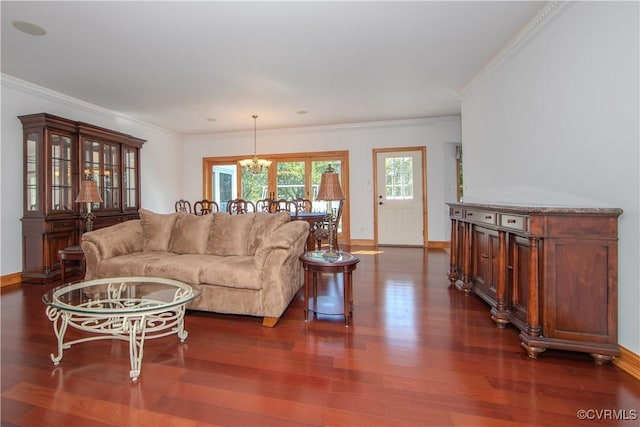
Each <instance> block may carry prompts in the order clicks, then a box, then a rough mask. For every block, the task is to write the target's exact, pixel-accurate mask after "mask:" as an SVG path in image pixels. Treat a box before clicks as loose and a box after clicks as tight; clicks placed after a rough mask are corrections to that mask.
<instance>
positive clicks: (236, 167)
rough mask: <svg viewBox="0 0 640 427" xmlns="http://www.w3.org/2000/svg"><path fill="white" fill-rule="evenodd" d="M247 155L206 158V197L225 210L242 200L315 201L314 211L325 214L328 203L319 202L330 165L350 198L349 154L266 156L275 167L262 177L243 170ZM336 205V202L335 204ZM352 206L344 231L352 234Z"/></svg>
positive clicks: (343, 223)
mask: <svg viewBox="0 0 640 427" xmlns="http://www.w3.org/2000/svg"><path fill="white" fill-rule="evenodd" d="M245 157H246V156H237V157H206V158H204V159H203V173H204V174H205V176H204V180H203V182H205V188H203V198H205V199H210V200H214V201H215V202H216V203H218V205H219V206H220V210H221V211H226V207H227V202H228V201H229V200H231V199H235V198H241V199H246V200H251V201H253V202H254V203H255V202H256V201H258V200H261V199H267V198H271V199H288V200H291V199H296V198H304V199H309V200H311V202H312V205H313V210H314V211H318V212H322V211H325V210H326V209H327V203H326V202H324V201H318V200H316V195H317V194H318V187H319V185H320V180H321V176H322V172H324V171H325V170H326V169H327V167H328V166H329V165H331V166H332V167H333V169H334V170H336V171H337V172H338V173H339V174H340V179H341V183H342V190H343V192H344V193H345V197H347V199H348V188H347V183H348V157H349V154H348V152H347V151H329V152H312V153H292V154H277V155H270V156H266V155H262V156H261V157H263V158H266V159H268V160H271V161H272V163H271V166H269V167H268V168H266V169H265V170H263V171H262V172H261V173H259V174H253V173H251V172H249V171H247V170H245V169H243V168H242V167H241V166H240V164H239V163H238V162H239V161H240V160H241V159H243V158H245ZM334 204H335V203H334ZM348 221H349V213H348V203H347V204H346V205H345V207H344V208H343V211H342V220H341V226H340V227H341V228H340V231H341V232H343V233H345V236H347V235H348Z"/></svg>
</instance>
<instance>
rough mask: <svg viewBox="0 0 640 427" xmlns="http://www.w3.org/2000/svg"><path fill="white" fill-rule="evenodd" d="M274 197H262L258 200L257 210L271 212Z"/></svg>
mask: <svg viewBox="0 0 640 427" xmlns="http://www.w3.org/2000/svg"><path fill="white" fill-rule="evenodd" d="M273 201H274V200H273V199H269V198H267V199H260V200H258V201H257V202H256V212H271V211H270V210H269V209H270V208H271V203H272V202H273Z"/></svg>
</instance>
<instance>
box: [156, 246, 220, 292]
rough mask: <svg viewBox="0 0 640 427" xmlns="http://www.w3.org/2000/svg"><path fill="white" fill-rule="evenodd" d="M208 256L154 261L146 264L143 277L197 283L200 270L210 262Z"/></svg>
mask: <svg viewBox="0 0 640 427" xmlns="http://www.w3.org/2000/svg"><path fill="white" fill-rule="evenodd" d="M211 258H212V257H211V256H209V255H190V254H187V255H173V256H172V257H171V258H169V259H164V260H163V259H161V258H158V259H155V260H151V261H150V262H148V263H146V265H145V268H144V275H145V276H155V277H166V278H168V279H174V280H179V281H181V282H184V283H188V284H190V285H194V284H197V283H199V282H198V281H199V280H200V270H201V269H202V267H203V266H205V265H207V264H208V263H209V262H210V259H211Z"/></svg>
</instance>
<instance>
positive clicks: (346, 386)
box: [1, 248, 640, 427]
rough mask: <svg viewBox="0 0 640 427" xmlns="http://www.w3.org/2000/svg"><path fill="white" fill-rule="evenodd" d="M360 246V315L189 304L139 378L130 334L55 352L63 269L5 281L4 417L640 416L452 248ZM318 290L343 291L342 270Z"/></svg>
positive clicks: (557, 421) (112, 422) (171, 420)
mask: <svg viewBox="0 0 640 427" xmlns="http://www.w3.org/2000/svg"><path fill="white" fill-rule="evenodd" d="M343 249H344V248H343ZM352 251H354V252H360V253H359V254H358V256H359V257H360V258H361V260H362V261H361V262H360V264H358V268H357V270H356V271H355V272H354V274H353V278H354V301H355V305H354V316H353V324H352V326H351V327H349V328H345V326H344V323H343V318H342V317H341V316H332V317H330V316H321V315H319V316H318V318H317V319H314V318H313V316H310V320H309V322H308V323H306V324H305V322H304V314H303V305H304V301H303V298H302V295H303V292H302V290H301V291H300V292H299V294H298V296H297V298H296V299H295V300H294V301H293V302H292V304H291V306H290V307H289V309H288V310H287V311H286V313H285V315H284V316H283V318H282V319H281V320H280V322H279V323H278V325H277V326H276V327H275V328H264V327H262V326H261V319H258V318H252V317H244V316H231V315H219V314H212V313H202V312H188V313H187V316H186V318H185V319H186V329H187V330H188V331H189V337H188V339H187V340H186V342H185V343H184V344H180V343H179V342H178V340H177V338H176V337H175V336H171V337H165V338H160V339H157V340H150V341H147V342H146V343H145V347H144V360H143V362H142V373H141V376H140V379H139V380H138V382H137V383H133V382H131V381H130V379H129V353H128V346H127V344H126V343H125V342H122V341H115V340H114V341H103V342H90V343H83V344H79V345H77V346H74V347H72V348H71V349H69V350H66V351H65V353H64V358H63V359H62V361H61V363H60V365H59V366H57V367H54V366H53V364H52V363H51V360H50V359H49V354H50V353H52V352H54V350H55V346H56V344H55V338H54V335H53V330H52V326H51V322H49V320H48V319H47V318H46V316H45V312H44V311H45V306H44V304H43V303H42V301H41V295H42V294H43V293H44V291H45V290H47V289H49V288H50V287H51V286H52V285H50V286H42V285H29V284H24V285H22V286H9V287H5V288H2V289H1V292H2V297H1V309H2V314H1V315H2V426H65V427H73V426H82V427H86V426H205V425H222V426H304V425H308V426H499V427H500V426H551V425H563V426H574V425H575V426H585V425H594V426H595V425H621V426H626V425H628V426H637V425H638V420H637V419H635V420H631V419H629V418H634V415H636V416H637V415H640V414H639V412H640V382H638V381H637V380H635V379H634V378H633V377H631V376H630V375H628V374H626V373H625V372H623V371H621V370H619V369H618V368H616V367H615V366H613V365H607V366H602V367H598V366H595V365H594V363H593V360H592V358H591V357H590V356H589V355H584V354H579V353H571V352H563V351H551V350H549V351H547V352H545V353H544V354H542V355H541V356H540V358H539V359H538V360H531V359H529V358H528V357H527V355H526V352H525V351H524V349H522V348H521V347H520V341H519V340H518V334H517V332H516V330H515V329H514V328H511V327H507V328H506V329H504V330H500V329H498V328H496V327H495V324H494V323H493V321H492V320H491V319H490V316H489V313H488V311H489V307H488V306H487V305H486V304H485V303H484V302H482V301H481V300H480V299H479V298H477V297H475V296H465V295H464V294H463V293H461V292H459V291H457V290H454V289H451V288H449V287H448V280H447V269H448V255H447V254H446V253H445V252H444V251H438V250H435V251H429V252H427V251H425V250H422V249H415V248H381V249H380V252H381V253H375V252H376V251H375V250H369V251H367V250H366V248H352ZM56 285H57V284H56ZM322 291H324V292H327V293H335V294H337V295H341V292H342V291H341V281H340V280H339V279H338V280H337V281H336V278H334V277H325V279H324V281H323V284H322V285H321V287H320V292H322ZM581 409H583V410H588V411H590V412H587V415H588V416H589V417H590V419H588V420H580V419H579V418H578V411H579V410H581ZM602 410H610V411H611V412H608V413H607V412H602ZM607 414H608V416H607ZM615 418H617V419H615ZM619 418H627V419H626V420H621V419H619Z"/></svg>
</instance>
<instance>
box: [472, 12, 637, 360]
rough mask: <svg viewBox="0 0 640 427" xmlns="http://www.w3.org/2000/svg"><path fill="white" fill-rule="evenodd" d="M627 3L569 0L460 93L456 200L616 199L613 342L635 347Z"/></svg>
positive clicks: (633, 91)
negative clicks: (460, 175) (460, 187)
mask: <svg viewBox="0 0 640 427" xmlns="http://www.w3.org/2000/svg"><path fill="white" fill-rule="evenodd" d="M638 26H639V22H638V3H637V2H624V3H622V2H571V3H569V4H567V5H566V6H565V7H563V8H562V9H561V10H559V11H558V12H557V14H556V15H554V16H552V17H551V18H550V19H549V20H548V22H546V23H545V24H544V26H543V27H542V28H541V29H540V30H539V31H538V32H536V33H535V34H534V35H533V36H532V37H531V38H530V39H529V40H527V42H526V43H525V44H524V45H522V46H520V47H519V49H517V50H516V51H515V52H513V53H511V54H509V55H508V56H507V57H505V58H504V60H503V61H502V62H501V63H500V64H499V65H498V66H497V67H496V68H494V69H493V70H492V71H491V72H490V74H489V75H487V76H486V77H485V78H484V79H482V80H480V81H479V83H477V84H475V85H474V86H472V88H471V89H469V90H468V91H467V92H466V93H465V94H464V95H463V99H462V135H463V147H464V167H465V169H464V173H465V183H466V188H465V190H466V191H465V201H467V202H472V201H476V202H496V203H514V204H515V203H525V204H550V205H569V206H588V207H619V208H622V209H623V210H624V214H623V215H622V216H621V217H620V221H619V236H620V238H619V275H618V285H619V291H618V294H619V322H618V324H619V342H620V344H621V345H623V346H625V347H626V348H628V349H630V350H631V351H633V352H635V353H636V354H638V353H640V310H638V307H639V306H640V287H639V284H638V277H640V270H639V265H640V263H639V262H638V260H639V259H640V247H639V245H640V243H639V241H640V239H639V237H640V227H639V225H640V194H639V183H640V178H639V172H638V171H639V170H640V153H639V141H640V138H639V114H640V112H639V101H640V98H639V75H640V70H639V65H638V64H639V53H638V52H639V34H638Z"/></svg>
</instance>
